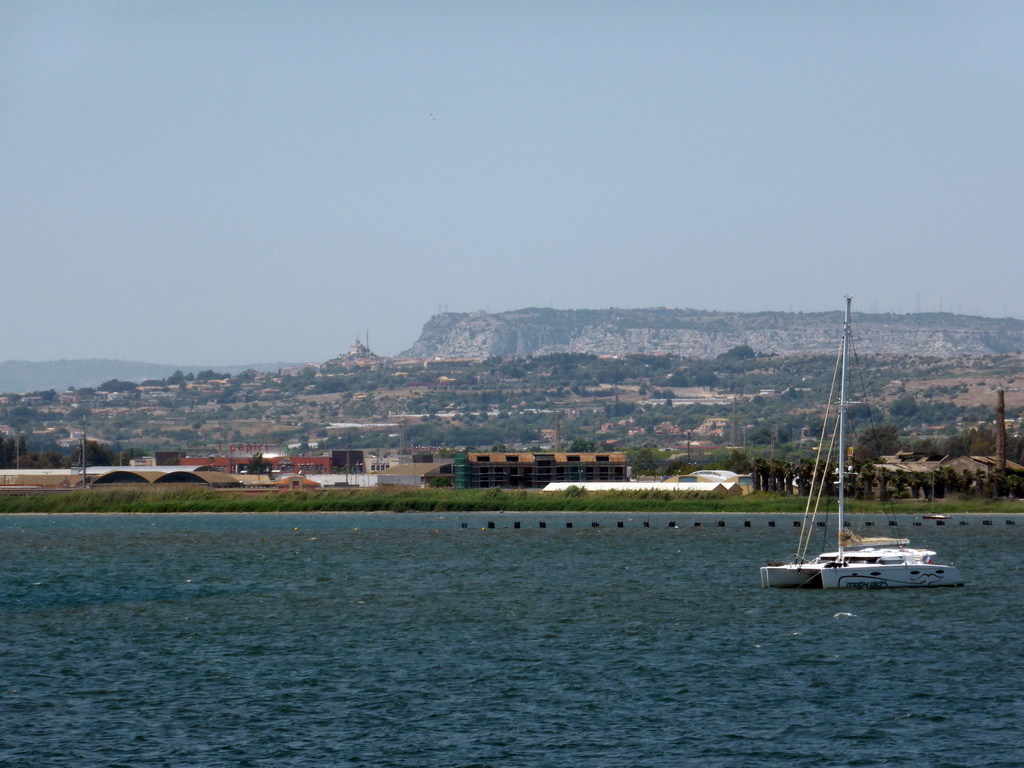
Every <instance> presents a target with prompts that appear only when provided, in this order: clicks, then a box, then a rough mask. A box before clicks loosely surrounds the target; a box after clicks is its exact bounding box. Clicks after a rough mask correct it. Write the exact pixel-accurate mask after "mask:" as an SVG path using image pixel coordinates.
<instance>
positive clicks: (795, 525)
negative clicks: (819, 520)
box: [793, 520, 800, 528]
mask: <svg viewBox="0 0 1024 768" xmlns="http://www.w3.org/2000/svg"><path fill="white" fill-rule="evenodd" d="M793 527H794V528H799V527H800V521H799V520H794V521H793Z"/></svg>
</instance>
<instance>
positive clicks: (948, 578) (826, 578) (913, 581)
mask: <svg viewBox="0 0 1024 768" xmlns="http://www.w3.org/2000/svg"><path fill="white" fill-rule="evenodd" d="M963 585H964V580H963V578H961V576H960V571H958V570H957V569H956V568H955V567H954V566H952V565H938V564H931V563H929V564H918V563H914V564H899V565H878V564H872V565H868V566H864V565H847V566H840V567H837V568H823V569H822V571H821V586H822V587H823V588H825V589H844V588H845V589H890V588H894V587H962V586H963Z"/></svg>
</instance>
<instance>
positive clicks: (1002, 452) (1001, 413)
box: [996, 388, 1006, 474]
mask: <svg viewBox="0 0 1024 768" xmlns="http://www.w3.org/2000/svg"><path fill="white" fill-rule="evenodd" d="M996 462H997V464H998V466H999V471H1000V472H1002V473H1003V474H1006V402H1005V400H1004V398H1003V390H1002V388H1000V389H997V390H996Z"/></svg>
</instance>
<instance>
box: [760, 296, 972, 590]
mask: <svg viewBox="0 0 1024 768" xmlns="http://www.w3.org/2000/svg"><path fill="white" fill-rule="evenodd" d="M851 300H852V297H850V296H847V297H846V319H845V322H844V324H843V340H842V347H841V353H840V365H841V375H840V384H839V425H838V452H837V453H838V457H839V461H838V466H839V472H838V474H839V482H838V493H839V503H838V521H837V525H838V529H839V537H838V539H839V541H838V548H837V549H836V551H835V552H823V553H822V554H820V555H818V556H817V557H816V558H814V559H813V560H808V559H806V557H805V555H806V552H807V546H808V543H809V538H810V526H802V527H801V535H800V545H799V547H798V549H797V554H796V555H795V556H794V558H793V560H792V561H791V562H786V563H772V564H769V565H766V566H763V567H762V568H761V586H762V587H789V588H795V587H810V588H817V589H834V588H837V587H854V588H862V589H863V588H877V587H961V586H963V583H964V582H963V579H962V578H961V577H960V572H959V571H958V570H957V569H956V568H955V567H954V566H952V565H939V564H937V563H933V562H932V558H933V557H934V556H935V552H933V551H931V550H929V549H912V548H910V547H909V546H907V544H908V543H909V542H908V541H907V540H906V539H893V538H863V537H861V536H857V535H855V534H853V533H852V532H851V531H849V530H848V529H847V528H846V521H845V519H844V515H843V513H844V507H845V496H846V469H847V468H846V462H847V456H846V364H847V352H848V349H849V345H850V302H851ZM823 443H824V441H823ZM823 447H824V446H823ZM820 453H821V451H819V461H820ZM825 466H827V456H826V461H825ZM814 474H815V477H818V476H819V473H818V471H817V467H816V468H815V473H814ZM821 474H823V475H827V474H828V473H827V472H822V473H821ZM822 482H823V481H822ZM820 492H821V483H819V485H818V494H819V497H820ZM814 495H815V492H814V488H813V487H812V489H811V498H809V499H808V508H810V504H811V501H812V499H813V497H814Z"/></svg>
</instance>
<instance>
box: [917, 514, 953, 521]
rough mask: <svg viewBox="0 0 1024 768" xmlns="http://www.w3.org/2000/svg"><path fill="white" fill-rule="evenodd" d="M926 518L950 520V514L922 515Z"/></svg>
mask: <svg viewBox="0 0 1024 768" xmlns="http://www.w3.org/2000/svg"><path fill="white" fill-rule="evenodd" d="M921 517H923V518H924V519H925V520H949V515H921Z"/></svg>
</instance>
